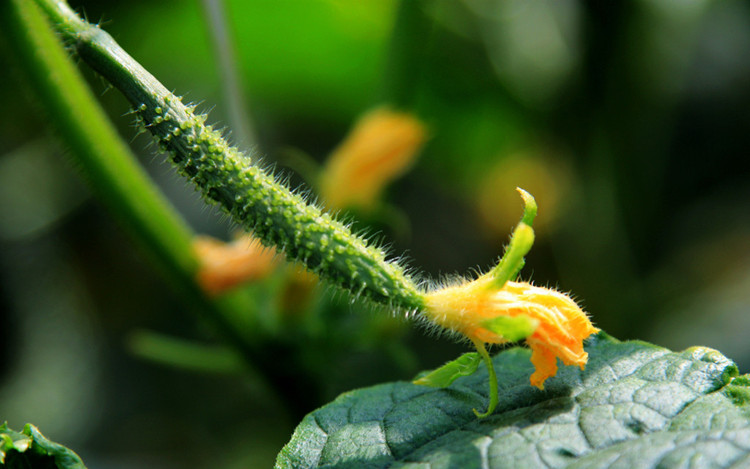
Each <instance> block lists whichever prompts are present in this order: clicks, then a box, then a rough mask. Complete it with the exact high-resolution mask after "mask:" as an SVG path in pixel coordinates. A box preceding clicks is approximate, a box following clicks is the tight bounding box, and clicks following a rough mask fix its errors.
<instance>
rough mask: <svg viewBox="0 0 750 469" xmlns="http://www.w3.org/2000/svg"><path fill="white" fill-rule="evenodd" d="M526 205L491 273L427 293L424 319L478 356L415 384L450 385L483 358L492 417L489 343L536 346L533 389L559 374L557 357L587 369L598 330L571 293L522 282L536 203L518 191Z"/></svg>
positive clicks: (493, 386) (494, 385) (461, 359)
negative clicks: (588, 343) (589, 345)
mask: <svg viewBox="0 0 750 469" xmlns="http://www.w3.org/2000/svg"><path fill="white" fill-rule="evenodd" d="M518 191H519V192H520V193H521V197H523V200H524V203H525V207H524V215H523V219H522V220H521V222H520V223H519V224H518V226H517V227H516V229H515V230H514V231H513V236H511V239H510V244H509V245H508V248H507V249H506V251H505V254H504V255H503V257H502V258H501V259H500V262H498V264H497V266H495V268H494V269H492V271H490V272H489V273H487V274H485V275H482V276H481V277H479V278H478V279H476V280H474V281H471V282H465V283H461V284H458V285H453V286H446V287H444V288H441V289H438V290H435V291H432V292H430V293H427V294H426V295H425V309H424V312H423V314H424V317H425V318H426V319H427V320H428V321H430V322H431V323H433V324H435V325H437V326H440V327H441V328H443V329H447V330H449V331H452V332H455V333H457V334H459V335H462V336H464V337H466V338H468V339H469V340H470V341H471V342H472V343H473V344H474V346H475V347H476V349H477V353H468V354H464V355H463V356H461V357H459V358H458V359H457V360H454V361H452V362H449V363H447V364H445V365H444V366H442V367H440V368H438V369H437V370H434V371H433V372H431V373H429V374H427V375H425V376H422V377H420V378H419V379H417V380H415V381H414V382H415V384H421V385H426V386H436V387H445V386H448V385H449V384H450V383H451V382H453V380H455V379H457V378H458V377H460V376H466V375H468V374H471V373H473V372H474V370H476V368H477V366H478V365H479V362H480V361H481V360H483V361H484V362H485V364H486V365H487V371H488V373H489V385H490V400H489V405H488V408H487V411H486V412H484V413H479V412H477V410H476V409H474V413H475V414H476V415H477V416H478V417H487V416H488V415H490V414H492V412H494V410H495V407H496V406H497V403H498V385H497V378H496V376H495V370H494V365H493V364H492V359H491V358H490V356H489V354H488V353H487V349H486V348H485V344H504V343H507V342H516V341H518V340H522V339H525V340H526V343H527V344H528V346H529V348H531V363H532V364H533V365H534V368H535V371H534V373H532V375H531V377H530V382H531V384H532V385H533V386H536V387H538V388H539V389H543V388H544V382H545V381H546V380H547V378H550V377H552V376H555V374H556V373H557V359H558V358H559V359H560V360H561V361H562V362H563V363H564V364H565V365H576V366H578V367H580V368H581V369H583V368H584V367H585V366H586V363H587V362H588V354H587V353H586V352H585V351H584V349H583V341H584V339H586V338H587V337H589V336H590V335H591V334H594V333H596V332H597V331H598V329H597V328H596V327H594V326H593V325H592V324H591V321H590V320H589V318H588V316H587V315H586V313H584V312H583V311H582V310H581V308H579V307H578V305H577V304H576V302H575V301H573V300H572V299H571V298H570V297H569V296H568V295H566V294H564V293H560V292H558V291H556V290H553V289H550V288H544V287H537V286H534V285H531V284H530V283H526V282H517V281H515V278H516V277H517V276H518V273H519V272H520V270H521V268H522V267H523V265H524V256H525V255H526V254H527V253H528V252H529V250H530V249H531V245H532V244H533V243H534V230H533V229H532V228H531V224H532V222H533V220H534V217H535V216H536V209H537V207H536V202H535V201H534V198H533V197H532V196H531V195H530V194H529V193H528V192H526V191H524V190H522V189H518Z"/></svg>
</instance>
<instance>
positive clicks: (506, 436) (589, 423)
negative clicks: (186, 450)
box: [277, 333, 750, 468]
mask: <svg viewBox="0 0 750 469" xmlns="http://www.w3.org/2000/svg"><path fill="white" fill-rule="evenodd" d="M586 349H587V351H588V352H589V354H590V360H589V364H588V366H587V367H586V370H585V371H581V370H580V369H578V368H574V367H563V368H561V370H560V372H559V373H558V376H557V377H555V378H552V379H550V380H548V381H547V383H546V387H545V389H544V390H543V391H540V390H538V389H536V388H534V387H532V386H530V385H529V375H530V374H531V372H532V367H531V364H530V362H529V351H528V350H526V349H522V348H513V349H509V350H506V351H504V352H502V353H500V354H498V355H496V356H495V357H494V359H493V361H494V363H495V368H496V369H497V371H498V381H499V386H500V390H501V392H500V403H499V405H498V407H497V410H496V411H495V413H494V414H493V415H491V416H489V417H487V418H485V419H477V418H476V417H475V416H474V414H473V413H472V410H471V409H472V408H474V407H482V406H484V405H485V404H486V400H487V395H486V392H487V383H486V380H487V371H486V369H485V368H484V367H483V366H482V367H480V370H479V371H478V372H477V373H475V374H474V375H472V376H468V377H464V378H459V379H457V380H456V381H455V382H454V383H453V384H452V385H451V386H450V387H448V388H444V389H434V388H426V387H423V386H416V385H413V384H411V383H406V382H397V383H389V384H383V385H379V386H374V387H371V388H366V389H360V390H356V391H352V392H349V393H346V394H343V395H341V396H340V397H339V398H337V399H336V400H335V401H334V402H332V403H331V404H328V405H327V406H325V407H322V408H321V409H318V410H316V411H315V412H313V413H311V414H309V415H308V416H307V417H306V418H305V419H304V420H303V421H302V423H301V424H300V425H299V427H298V428H297V430H296V431H295V433H294V435H293V436H292V440H291V441H290V442H289V443H288V444H287V446H286V447H284V449H283V450H282V451H281V453H280V454H279V457H278V460H277V467H279V468H309V467H368V468H378V467H394V468H405V467H409V468H475V467H476V468H526V467H529V468H536V467H549V468H562V467H570V468H610V467H612V468H617V467H622V468H657V467H658V468H672V467H681V468H682V467H685V468H687V467H690V468H702V467H717V468H723V467H727V468H728V467H737V468H740V467H750V410H749V409H750V405H748V402H750V386H749V385H750V380H748V379H747V377H745V376H741V377H737V375H738V370H737V367H736V366H735V365H734V363H733V362H732V361H730V360H729V359H727V358H726V357H724V356H723V355H721V354H720V353H718V352H716V351H715V350H711V349H707V348H701V347H695V348H691V349H688V350H685V351H683V352H671V351H669V350H666V349H664V348H661V347H657V346H655V345H651V344H647V343H644V342H618V341H616V340H615V339H612V338H610V337H609V336H607V335H606V334H604V333H600V334H598V335H597V336H594V337H592V338H591V339H590V340H589V341H588V343H587V347H586ZM743 464H744V466H743Z"/></svg>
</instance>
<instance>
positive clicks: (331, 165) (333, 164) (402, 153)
mask: <svg viewBox="0 0 750 469" xmlns="http://www.w3.org/2000/svg"><path fill="white" fill-rule="evenodd" d="M425 138H426V129H425V127H424V125H423V124H422V123H421V122H420V121H419V120H418V119H417V118H416V117H415V116H413V115H411V114H408V113H405V112H397V111H392V110H389V109H385V108H380V109H376V110H374V111H371V112H369V113H367V114H365V115H364V116H362V117H361V118H360V119H359V121H358V122H357V123H356V125H355V126H354V128H353V129H352V131H351V132H350V133H349V135H348V137H347V138H346V139H345V140H344V141H343V142H342V143H341V145H340V146H339V147H338V148H337V149H336V150H335V151H334V152H333V154H332V155H331V157H330V158H329V159H328V162H327V163H326V165H325V167H324V168H323V171H322V173H321V175H320V194H321V198H322V200H323V201H324V202H325V203H326V204H327V205H328V207H330V208H334V209H343V208H349V207H356V208H360V209H365V210H369V209H372V207H373V206H374V205H375V203H376V202H377V200H378V197H379V195H380V192H381V191H382V189H383V187H384V186H385V185H386V184H388V183H389V182H390V181H392V180H393V179H395V178H396V177H398V176H399V175H401V174H403V173H404V172H405V171H406V170H407V169H408V167H409V166H410V165H411V163H412V162H413V161H414V158H415V157H416V155H417V153H418V152H419V150H420V149H421V148H422V145H423V144H424V141H425Z"/></svg>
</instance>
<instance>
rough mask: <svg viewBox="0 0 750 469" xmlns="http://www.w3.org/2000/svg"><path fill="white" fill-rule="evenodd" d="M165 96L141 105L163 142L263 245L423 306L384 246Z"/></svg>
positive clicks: (336, 278) (384, 296)
mask: <svg viewBox="0 0 750 469" xmlns="http://www.w3.org/2000/svg"><path fill="white" fill-rule="evenodd" d="M161 101H162V102H163V105H157V106H155V107H153V108H151V107H149V106H148V105H146V104H145V103H142V104H141V105H140V106H138V107H137V108H136V111H137V113H138V115H139V116H140V118H141V119H142V120H143V121H144V123H145V125H146V127H147V128H148V129H149V130H150V131H151V132H152V134H153V135H154V136H155V137H156V139H157V140H158V143H159V147H160V149H161V150H163V151H166V152H167V153H168V155H169V157H170V159H171V160H172V162H174V163H175V164H176V165H177V166H178V167H179V169H180V172H181V173H182V174H183V175H185V176H186V177H188V178H189V179H190V180H191V181H192V182H193V183H194V184H195V185H196V186H198V187H199V188H200V190H201V191H202V192H203V194H204V196H205V197H206V198H207V199H208V200H210V201H212V202H215V203H218V204H219V205H220V206H221V207H223V208H224V210H225V211H226V212H227V213H229V214H230V215H231V216H232V217H233V218H234V219H235V220H236V221H238V222H240V223H241V224H242V225H243V226H244V227H245V228H247V229H248V230H251V231H252V232H253V233H254V235H255V236H257V237H258V238H259V239H261V240H262V241H263V242H264V243H265V244H266V245H273V246H276V247H277V248H278V249H279V251H281V252H284V253H285V254H286V256H288V257H289V258H291V259H295V260H298V261H300V262H302V263H303V264H305V265H306V266H307V267H308V268H309V269H310V270H311V271H313V272H316V273H317V274H319V275H320V276H321V277H323V278H326V279H328V280H329V281H331V282H333V283H335V284H337V285H339V286H341V287H343V288H345V289H347V290H349V291H351V292H353V293H355V294H362V295H364V296H365V297H368V298H369V299H371V300H374V301H376V302H379V303H385V304H388V305H391V306H396V307H401V308H403V309H406V310H416V309H421V308H422V307H423V299H422V298H423V296H422V294H421V293H420V292H419V290H418V289H417V288H416V286H414V285H413V283H412V282H411V281H410V280H409V279H408V278H407V277H406V275H405V274H404V272H403V269H402V268H401V267H400V266H398V265H397V264H394V263H391V262H387V261H386V260H385V256H384V254H383V252H382V251H380V250H378V249H375V248H373V247H370V246H367V245H366V244H365V243H364V241H363V240H362V239H361V238H358V237H356V236H355V235H353V234H352V233H351V232H350V231H349V230H348V229H347V228H346V227H345V226H344V225H342V224H341V223H340V222H339V221H337V220H335V219H334V218H333V217H331V216H330V215H329V214H327V213H324V212H322V211H321V210H320V209H319V208H317V207H315V206H312V205H309V204H307V203H306V202H305V201H304V200H303V198H302V197H301V196H300V195H297V194H294V193H292V192H291V191H290V190H289V189H287V188H286V187H284V186H283V185H281V184H279V183H277V182H276V181H274V179H273V177H272V176H271V175H269V174H267V173H266V172H264V171H263V170H262V169H261V168H259V167H257V166H255V165H253V164H252V162H251V160H250V158H249V157H248V156H246V155H244V154H242V153H241V152H240V151H239V150H237V149H236V148H234V147H232V146H230V145H228V144H227V142H226V140H225V139H224V138H223V137H222V135H221V134H220V133H219V132H218V131H216V130H214V129H213V128H211V126H206V125H205V123H204V122H205V116H203V115H196V114H195V113H194V112H193V108H191V107H187V106H185V105H183V104H182V103H181V102H180V100H179V98H177V97H176V96H173V95H172V96H169V97H168V98H166V99H162V100H161Z"/></svg>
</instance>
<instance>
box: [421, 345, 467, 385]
mask: <svg viewBox="0 0 750 469" xmlns="http://www.w3.org/2000/svg"><path fill="white" fill-rule="evenodd" d="M481 362H482V357H480V356H479V354H478V353H477V352H469V353H464V354H463V355H461V356H460V357H458V358H456V359H455V360H452V361H449V362H448V363H446V364H445V365H443V366H441V367H440V368H437V369H435V370H433V371H431V372H429V373H427V374H426V375H424V376H422V377H420V378H419V379H415V380H414V384H419V385H421V386H432V387H434V388H445V387H447V386H449V385H450V384H451V383H452V382H454V381H455V380H457V379H458V378H460V377H462V376H469V375H471V374H473V373H474V372H475V371H477V368H479V364H480V363H481Z"/></svg>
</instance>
